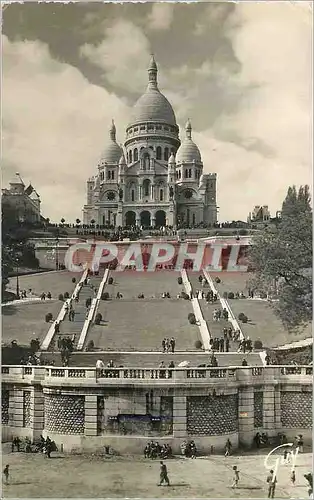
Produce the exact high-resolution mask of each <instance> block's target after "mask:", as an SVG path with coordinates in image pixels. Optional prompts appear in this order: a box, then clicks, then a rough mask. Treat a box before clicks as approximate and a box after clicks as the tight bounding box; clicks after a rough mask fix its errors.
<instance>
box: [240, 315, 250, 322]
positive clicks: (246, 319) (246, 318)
mask: <svg viewBox="0 0 314 500" xmlns="http://www.w3.org/2000/svg"><path fill="white" fill-rule="evenodd" d="M248 320H249V318H248V317H247V316H245V314H244V316H243V318H242V320H241V321H242V323H247V322H248Z"/></svg>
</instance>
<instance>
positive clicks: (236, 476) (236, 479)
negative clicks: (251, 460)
mask: <svg viewBox="0 0 314 500" xmlns="http://www.w3.org/2000/svg"><path fill="white" fill-rule="evenodd" d="M232 470H233V483H232V488H237V487H238V484H239V479H240V474H239V471H238V467H237V466H236V465H234V466H233V467H232Z"/></svg>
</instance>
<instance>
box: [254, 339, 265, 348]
mask: <svg viewBox="0 0 314 500" xmlns="http://www.w3.org/2000/svg"><path fill="white" fill-rule="evenodd" d="M253 346H254V349H263V342H262V341H261V340H260V339H257V340H255V341H254V344H253Z"/></svg>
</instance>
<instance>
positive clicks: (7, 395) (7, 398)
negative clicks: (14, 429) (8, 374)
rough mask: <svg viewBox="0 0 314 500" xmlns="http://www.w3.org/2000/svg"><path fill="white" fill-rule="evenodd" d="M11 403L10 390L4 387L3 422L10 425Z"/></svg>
mask: <svg viewBox="0 0 314 500" xmlns="http://www.w3.org/2000/svg"><path fill="white" fill-rule="evenodd" d="M9 404H10V391H8V390H6V389H2V393H1V409H2V413H1V423H2V425H8V423H9Z"/></svg>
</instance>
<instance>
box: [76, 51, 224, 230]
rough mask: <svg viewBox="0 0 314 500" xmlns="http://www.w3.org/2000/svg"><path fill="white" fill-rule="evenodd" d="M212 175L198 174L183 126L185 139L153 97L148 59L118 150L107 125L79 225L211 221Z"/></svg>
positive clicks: (163, 103)
mask: <svg viewBox="0 0 314 500" xmlns="http://www.w3.org/2000/svg"><path fill="white" fill-rule="evenodd" d="M216 180H217V175H216V174H215V173H211V174H204V173H203V162H202V158H201V153H200V151H199V149H198V147H197V145H196V144H195V143H194V142H193V140H192V126H191V123H190V121H189V120H188V122H187V124H186V126H185V137H184V139H183V141H182V142H181V141H180V139H179V127H178V125H177V122H176V117H175V114H174V111H173V109H172V106H171V104H170V103H169V101H168V100H167V99H166V97H165V96H164V95H163V94H162V93H161V92H160V91H159V89H158V84H157V65H156V62H155V60H154V57H152V58H151V61H150V65H149V68H148V86H147V89H146V92H145V93H144V94H143V95H142V96H141V97H140V98H139V100H138V101H137V102H136V104H135V106H134V108H133V113H132V118H131V121H130V124H129V125H128V127H127V129H126V139H125V142H124V145H123V146H121V145H119V144H118V143H117V139H116V127H115V124H114V123H112V126H111V128H110V131H109V142H108V144H107V146H106V147H105V149H104V151H103V153H102V155H101V159H100V161H99V163H98V173H97V175H95V176H94V177H91V178H90V179H89V180H88V181H87V200H86V201H87V203H86V205H85V206H84V208H83V220H84V223H85V224H89V223H90V222H91V221H92V220H94V221H95V223H96V224H100V225H114V226H116V227H117V226H135V225H137V226H143V227H150V226H152V227H163V226H166V225H167V226H176V225H177V224H183V225H185V226H191V225H197V224H200V223H205V224H213V223H215V222H216V221H217V202H216Z"/></svg>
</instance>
